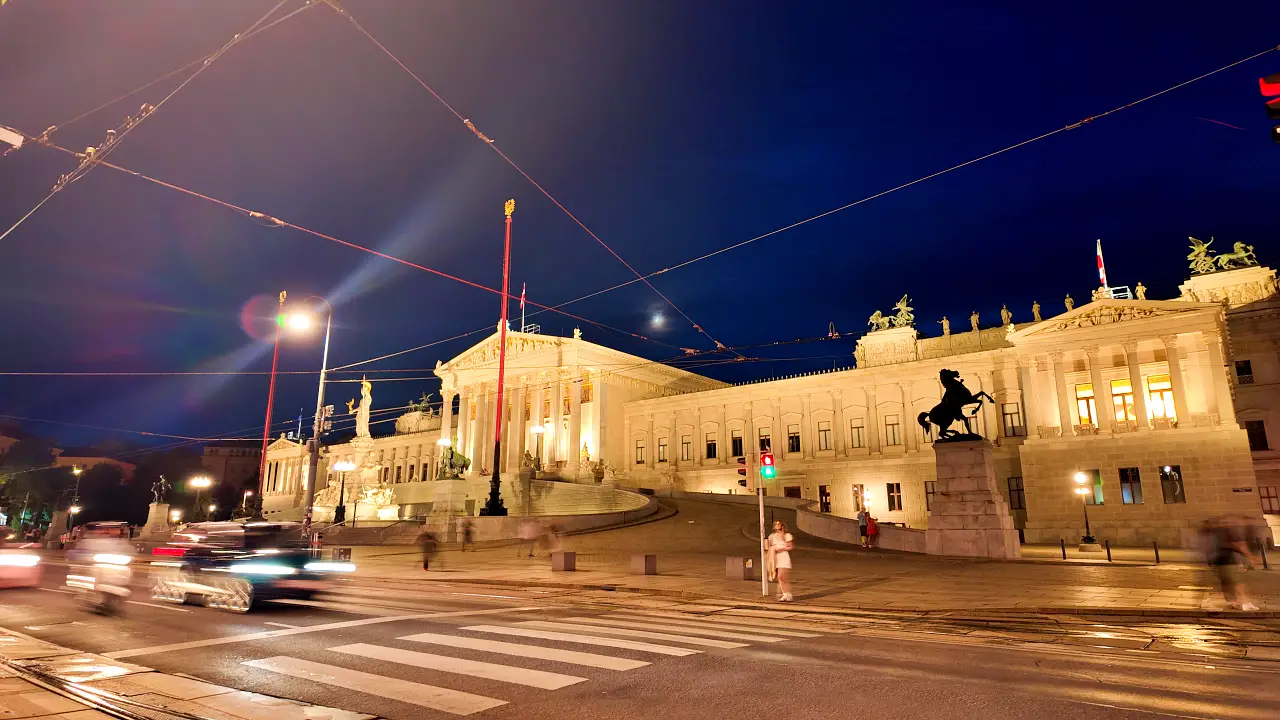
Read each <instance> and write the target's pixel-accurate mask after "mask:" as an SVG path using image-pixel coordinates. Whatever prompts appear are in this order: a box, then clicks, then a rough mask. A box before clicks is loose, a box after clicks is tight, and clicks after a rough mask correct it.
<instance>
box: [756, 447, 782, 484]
mask: <svg viewBox="0 0 1280 720" xmlns="http://www.w3.org/2000/svg"><path fill="white" fill-rule="evenodd" d="M777 475H778V468H777V467H775V466H774V464H773V453H767V452H762V453H760V478H761V479H763V480H772V479H774V478H775V477H777Z"/></svg>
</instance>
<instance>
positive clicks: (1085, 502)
mask: <svg viewBox="0 0 1280 720" xmlns="http://www.w3.org/2000/svg"><path fill="white" fill-rule="evenodd" d="M1075 481H1076V494H1077V495H1079V496H1080V506H1081V507H1083V508H1084V537H1082V538H1080V543H1081V544H1082V545H1097V544H1098V541H1097V540H1096V539H1094V537H1093V532H1092V531H1091V530H1090V529H1089V494H1090V493H1092V492H1093V489H1092V488H1089V487H1086V486H1085V484H1086V483H1088V482H1089V476H1088V475H1085V474H1084V473H1082V472H1078V473H1076V476H1075Z"/></svg>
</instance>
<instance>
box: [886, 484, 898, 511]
mask: <svg viewBox="0 0 1280 720" xmlns="http://www.w3.org/2000/svg"><path fill="white" fill-rule="evenodd" d="M884 492H885V495H887V496H888V497H889V512H897V511H898V510H901V509H902V483H885V484H884Z"/></svg>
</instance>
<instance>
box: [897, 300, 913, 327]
mask: <svg viewBox="0 0 1280 720" xmlns="http://www.w3.org/2000/svg"><path fill="white" fill-rule="evenodd" d="M910 302H911V298H909V297H907V296H906V295H903V296H902V299H901V300H899V301H898V302H897V303H895V304H894V306H893V307H894V309H895V310H897V311H898V312H897V313H896V314H895V315H894V316H893V318H892V322H893V326H894V327H910V326H911V324H912V323H914V322H915V321H916V316H915V315H913V314H911V311H912V310H914V309H915V308H913V307H911V306H910V305H909V304H908V303H910Z"/></svg>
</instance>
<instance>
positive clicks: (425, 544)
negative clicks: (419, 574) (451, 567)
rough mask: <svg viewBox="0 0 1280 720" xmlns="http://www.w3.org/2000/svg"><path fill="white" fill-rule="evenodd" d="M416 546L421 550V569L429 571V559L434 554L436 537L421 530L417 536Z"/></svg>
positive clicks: (429, 532) (428, 531)
mask: <svg viewBox="0 0 1280 720" xmlns="http://www.w3.org/2000/svg"><path fill="white" fill-rule="evenodd" d="M418 545H419V546H420V547H421V548H422V569H423V570H428V569H430V567H429V566H430V564H431V558H432V557H434V556H435V554H436V536H435V535H433V534H432V533H431V531H430V530H423V531H422V534H421V535H419V536H418Z"/></svg>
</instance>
